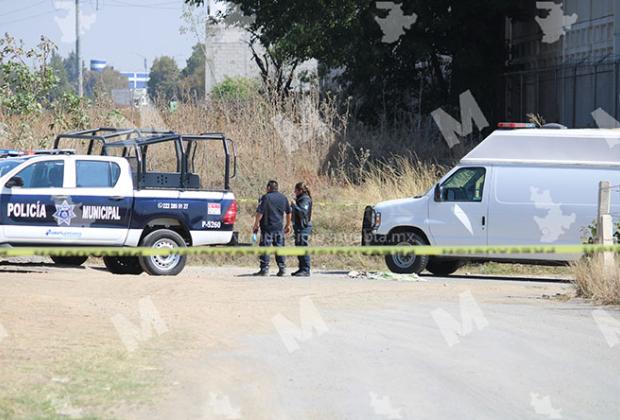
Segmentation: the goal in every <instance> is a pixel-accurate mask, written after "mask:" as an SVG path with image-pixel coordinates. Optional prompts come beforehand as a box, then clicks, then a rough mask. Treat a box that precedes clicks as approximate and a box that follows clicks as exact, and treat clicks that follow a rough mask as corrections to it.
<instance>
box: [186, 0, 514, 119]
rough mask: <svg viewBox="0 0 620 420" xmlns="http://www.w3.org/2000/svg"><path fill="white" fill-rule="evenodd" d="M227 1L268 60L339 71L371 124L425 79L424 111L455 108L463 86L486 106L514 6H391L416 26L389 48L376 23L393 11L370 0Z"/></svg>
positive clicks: (408, 0)
mask: <svg viewBox="0 0 620 420" xmlns="http://www.w3.org/2000/svg"><path fill="white" fill-rule="evenodd" d="M186 3H188V4H193V5H202V4H203V3H204V2H203V1H202V0H186ZM230 3H233V4H235V5H237V6H238V7H239V9H240V10H241V11H242V12H243V14H244V15H246V16H253V17H254V19H253V23H251V26H250V31H251V32H252V33H253V34H255V36H256V37H257V38H258V39H259V41H260V43H261V44H263V45H264V46H266V47H268V48H271V50H272V51H274V54H275V55H277V56H279V57H281V58H283V59H288V60H295V59H298V60H306V59H308V58H316V59H317V60H319V62H320V63H321V65H322V67H323V68H324V69H339V70H340V72H339V73H340V76H339V77H338V79H339V82H340V86H342V87H343V88H344V89H345V92H346V93H348V94H350V95H352V96H353V97H354V98H356V99H358V102H359V103H360V104H361V109H360V111H361V116H362V117H364V118H366V119H369V120H372V119H373V117H374V116H376V115H377V114H378V113H382V114H393V113H394V112H395V111H398V110H399V109H408V107H410V102H411V100H410V98H411V97H412V96H414V95H418V94H419V85H420V79H421V78H423V79H424V80H425V82H428V83H425V85H426V86H427V88H426V89H428V91H426V89H425V102H424V103H425V111H430V110H432V109H434V108H435V107H438V106H445V105H447V104H457V103H458V96H459V94H460V93H462V92H464V91H466V90H468V89H469V90H471V91H472V92H473V93H474V96H475V97H476V99H478V101H479V103H480V104H481V106H482V107H483V109H485V107H486V108H487V109H490V108H492V107H491V106H490V105H492V104H494V102H495V99H496V91H497V88H498V84H499V81H500V75H501V73H502V69H503V67H504V63H505V60H506V50H505V44H504V21H505V17H506V16H511V15H513V14H516V13H517V9H516V8H517V6H516V5H515V3H518V2H514V1H510V0H468V1H462V0H461V1H458V0H433V1H428V0H402V1H400V2H397V1H395V3H396V6H397V7H398V6H400V8H401V9H402V13H403V15H405V16H413V15H415V17H416V21H415V23H414V24H412V25H411V27H410V28H409V29H406V28H403V31H402V34H401V36H400V37H398V39H397V40H396V41H395V42H391V43H388V42H384V41H385V40H384V35H385V31H386V29H385V27H382V26H381V25H380V23H379V22H378V19H388V18H389V17H390V13H392V12H398V11H397V10H394V11H390V10H386V9H381V8H378V2H376V1H374V0H373V1H371V0H340V1H337V2H336V1H332V0H288V1H286V2H280V1H261V0H232V1H230ZM387 25H398V23H397V22H395V21H392V22H389V23H387ZM393 29H394V28H392V29H390V30H393ZM396 30H397V31H398V30H399V28H398V27H396Z"/></svg>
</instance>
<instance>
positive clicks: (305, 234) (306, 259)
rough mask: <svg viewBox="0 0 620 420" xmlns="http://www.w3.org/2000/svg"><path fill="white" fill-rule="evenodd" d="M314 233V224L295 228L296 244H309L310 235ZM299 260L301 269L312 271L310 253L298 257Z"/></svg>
mask: <svg viewBox="0 0 620 420" xmlns="http://www.w3.org/2000/svg"><path fill="white" fill-rule="evenodd" d="M311 234H312V226H310V227H307V228H304V229H295V246H308V245H309V242H310V235H311ZM297 259H298V260H299V270H300V271H306V272H308V273H309V272H310V255H303V256H299V257H297Z"/></svg>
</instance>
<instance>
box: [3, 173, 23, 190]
mask: <svg viewBox="0 0 620 420" xmlns="http://www.w3.org/2000/svg"><path fill="white" fill-rule="evenodd" d="M23 186H24V180H23V178H22V177H21V176H14V177H13V178H11V179H9V180H8V181H7V182H6V184H4V187H5V188H14V187H23Z"/></svg>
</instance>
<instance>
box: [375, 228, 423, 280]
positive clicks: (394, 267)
mask: <svg viewBox="0 0 620 420" xmlns="http://www.w3.org/2000/svg"><path fill="white" fill-rule="evenodd" d="M390 245H396V246H411V245H428V244H427V243H426V241H425V240H424V239H423V238H422V237H421V236H420V235H418V234H415V233H413V232H399V233H395V234H393V235H392V237H391V238H390ZM385 263H386V264H387V266H388V268H389V269H390V271H391V272H392V273H398V274H412V273H415V274H420V273H421V272H422V271H424V269H425V268H426V264H428V255H415V254H409V255H405V254H400V255H386V256H385Z"/></svg>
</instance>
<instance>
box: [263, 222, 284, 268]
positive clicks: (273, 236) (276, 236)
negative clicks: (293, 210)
mask: <svg viewBox="0 0 620 420" xmlns="http://www.w3.org/2000/svg"><path fill="white" fill-rule="evenodd" d="M259 245H260V246H284V231H281V230H280V231H275V232H262V231H261V234H260V242H259ZM270 261H271V256H270V255H261V256H260V269H261V270H268V269H269V263H270ZM276 262H277V263H278V268H280V270H284V269H285V268H286V258H285V257H284V256H281V255H276Z"/></svg>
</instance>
